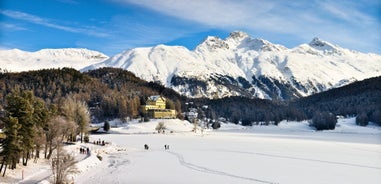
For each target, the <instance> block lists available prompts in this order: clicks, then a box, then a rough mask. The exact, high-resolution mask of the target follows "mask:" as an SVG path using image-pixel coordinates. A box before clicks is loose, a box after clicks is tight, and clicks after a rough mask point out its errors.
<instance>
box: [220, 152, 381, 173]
mask: <svg viewBox="0 0 381 184" xmlns="http://www.w3.org/2000/svg"><path fill="white" fill-rule="evenodd" d="M218 151H223V152H231V153H241V154H250V155H259V156H265V157H274V158H284V159H293V160H302V161H310V162H319V163H327V164H335V165H346V166H353V167H361V168H368V169H377V170H381V167H374V166H367V165H361V164H353V163H346V162H335V161H328V160H319V159H312V158H301V157H292V156H285V155H274V154H268V153H259V152H247V151H234V150H224V149H219V150H218Z"/></svg>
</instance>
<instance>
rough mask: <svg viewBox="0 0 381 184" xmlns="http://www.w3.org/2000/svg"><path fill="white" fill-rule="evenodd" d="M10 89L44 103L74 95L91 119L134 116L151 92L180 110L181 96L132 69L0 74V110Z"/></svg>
mask: <svg viewBox="0 0 381 184" xmlns="http://www.w3.org/2000/svg"><path fill="white" fill-rule="evenodd" d="M13 90H19V91H23V90H30V91H32V92H33V94H34V95H35V96H36V97H39V98H41V99H43V100H44V101H45V102H46V103H47V104H55V103H57V102H58V101H59V99H60V98H64V97H66V96H67V95H69V94H71V95H74V96H75V98H76V99H79V100H81V101H84V102H86V103H87V104H88V106H89V108H90V111H91V114H92V120H93V121H104V120H107V119H113V118H120V119H122V120H125V119H126V118H128V117H129V118H135V117H138V116H140V115H141V114H140V112H139V107H140V105H142V104H144V103H145V101H146V99H147V97H148V96H151V95H158V94H159V95H163V96H164V97H166V98H167V99H168V105H169V106H171V108H172V109H176V110H177V111H178V112H181V104H182V103H181V101H182V97H181V96H180V95H179V94H178V93H176V92H175V91H173V90H171V89H167V88H164V87H163V86H161V85H159V84H156V83H149V82H146V81H143V80H141V79H139V78H138V77H136V76H135V75H134V74H132V73H131V72H128V71H125V70H122V69H115V68H101V69H97V70H93V71H89V72H86V73H81V72H79V71H77V70H74V69H71V68H62V69H44V70H38V71H29V72H21V73H0V109H1V108H2V106H4V103H5V96H6V95H7V94H8V93H10V92H11V91H13Z"/></svg>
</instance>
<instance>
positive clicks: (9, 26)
mask: <svg viewBox="0 0 381 184" xmlns="http://www.w3.org/2000/svg"><path fill="white" fill-rule="evenodd" d="M0 28H1V29H2V30H12V31H24V30H28V29H27V28H25V27H22V26H19V25H16V24H9V23H4V22H0Z"/></svg>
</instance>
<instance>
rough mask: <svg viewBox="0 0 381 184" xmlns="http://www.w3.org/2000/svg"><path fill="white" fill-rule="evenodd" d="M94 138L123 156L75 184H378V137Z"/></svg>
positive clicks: (126, 133)
mask: <svg viewBox="0 0 381 184" xmlns="http://www.w3.org/2000/svg"><path fill="white" fill-rule="evenodd" d="M152 126H153V125H152ZM277 128H278V127H277ZM92 138H93V139H94V140H98V139H101V140H106V141H111V142H113V146H121V147H124V148H126V150H125V151H118V152H112V153H109V154H105V156H104V159H103V161H102V162H101V164H99V165H97V166H96V167H93V168H90V169H89V170H88V171H87V172H83V173H81V174H80V175H78V176H77V177H76V179H75V180H76V183H189V184H194V183H226V184H228V183H229V184H231V183H235V184H239V183H290V184H295V183H319V184H320V183H368V184H369V183H380V182H381V139H380V138H381V137H380V134H379V133H351V132H349V133H348V132H337V131H336V132H314V131H302V130H297V131H295V129H293V130H292V131H289V130H287V131H285V130H274V131H272V130H271V129H268V128H265V129H259V130H234V131H229V130H225V131H213V132H207V133H206V134H204V135H200V134H194V133H174V134H149V133H148V132H145V133H142V132H135V131H132V128H131V127H130V128H129V129H118V130H116V131H115V132H114V133H113V134H100V135H92ZM144 144H148V145H149V146H150V149H149V150H144V148H143V145H144ZM165 144H168V145H170V149H169V150H165V149H164V145H165Z"/></svg>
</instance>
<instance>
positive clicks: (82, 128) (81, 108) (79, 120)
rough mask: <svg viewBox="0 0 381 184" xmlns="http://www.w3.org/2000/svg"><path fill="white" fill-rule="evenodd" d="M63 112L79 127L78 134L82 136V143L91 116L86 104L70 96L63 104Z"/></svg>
mask: <svg viewBox="0 0 381 184" xmlns="http://www.w3.org/2000/svg"><path fill="white" fill-rule="evenodd" d="M62 111H63V114H64V116H65V117H66V118H67V119H68V120H70V121H74V122H75V123H76V124H77V125H78V128H77V132H78V133H79V134H80V136H81V142H82V141H83V137H84V135H86V134H87V132H88V128H89V123H90V114H89V112H88V108H87V105H86V103H85V102H82V101H78V100H76V99H75V98H74V97H72V96H69V97H68V98H67V99H66V100H65V102H64V104H63V107H62Z"/></svg>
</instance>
